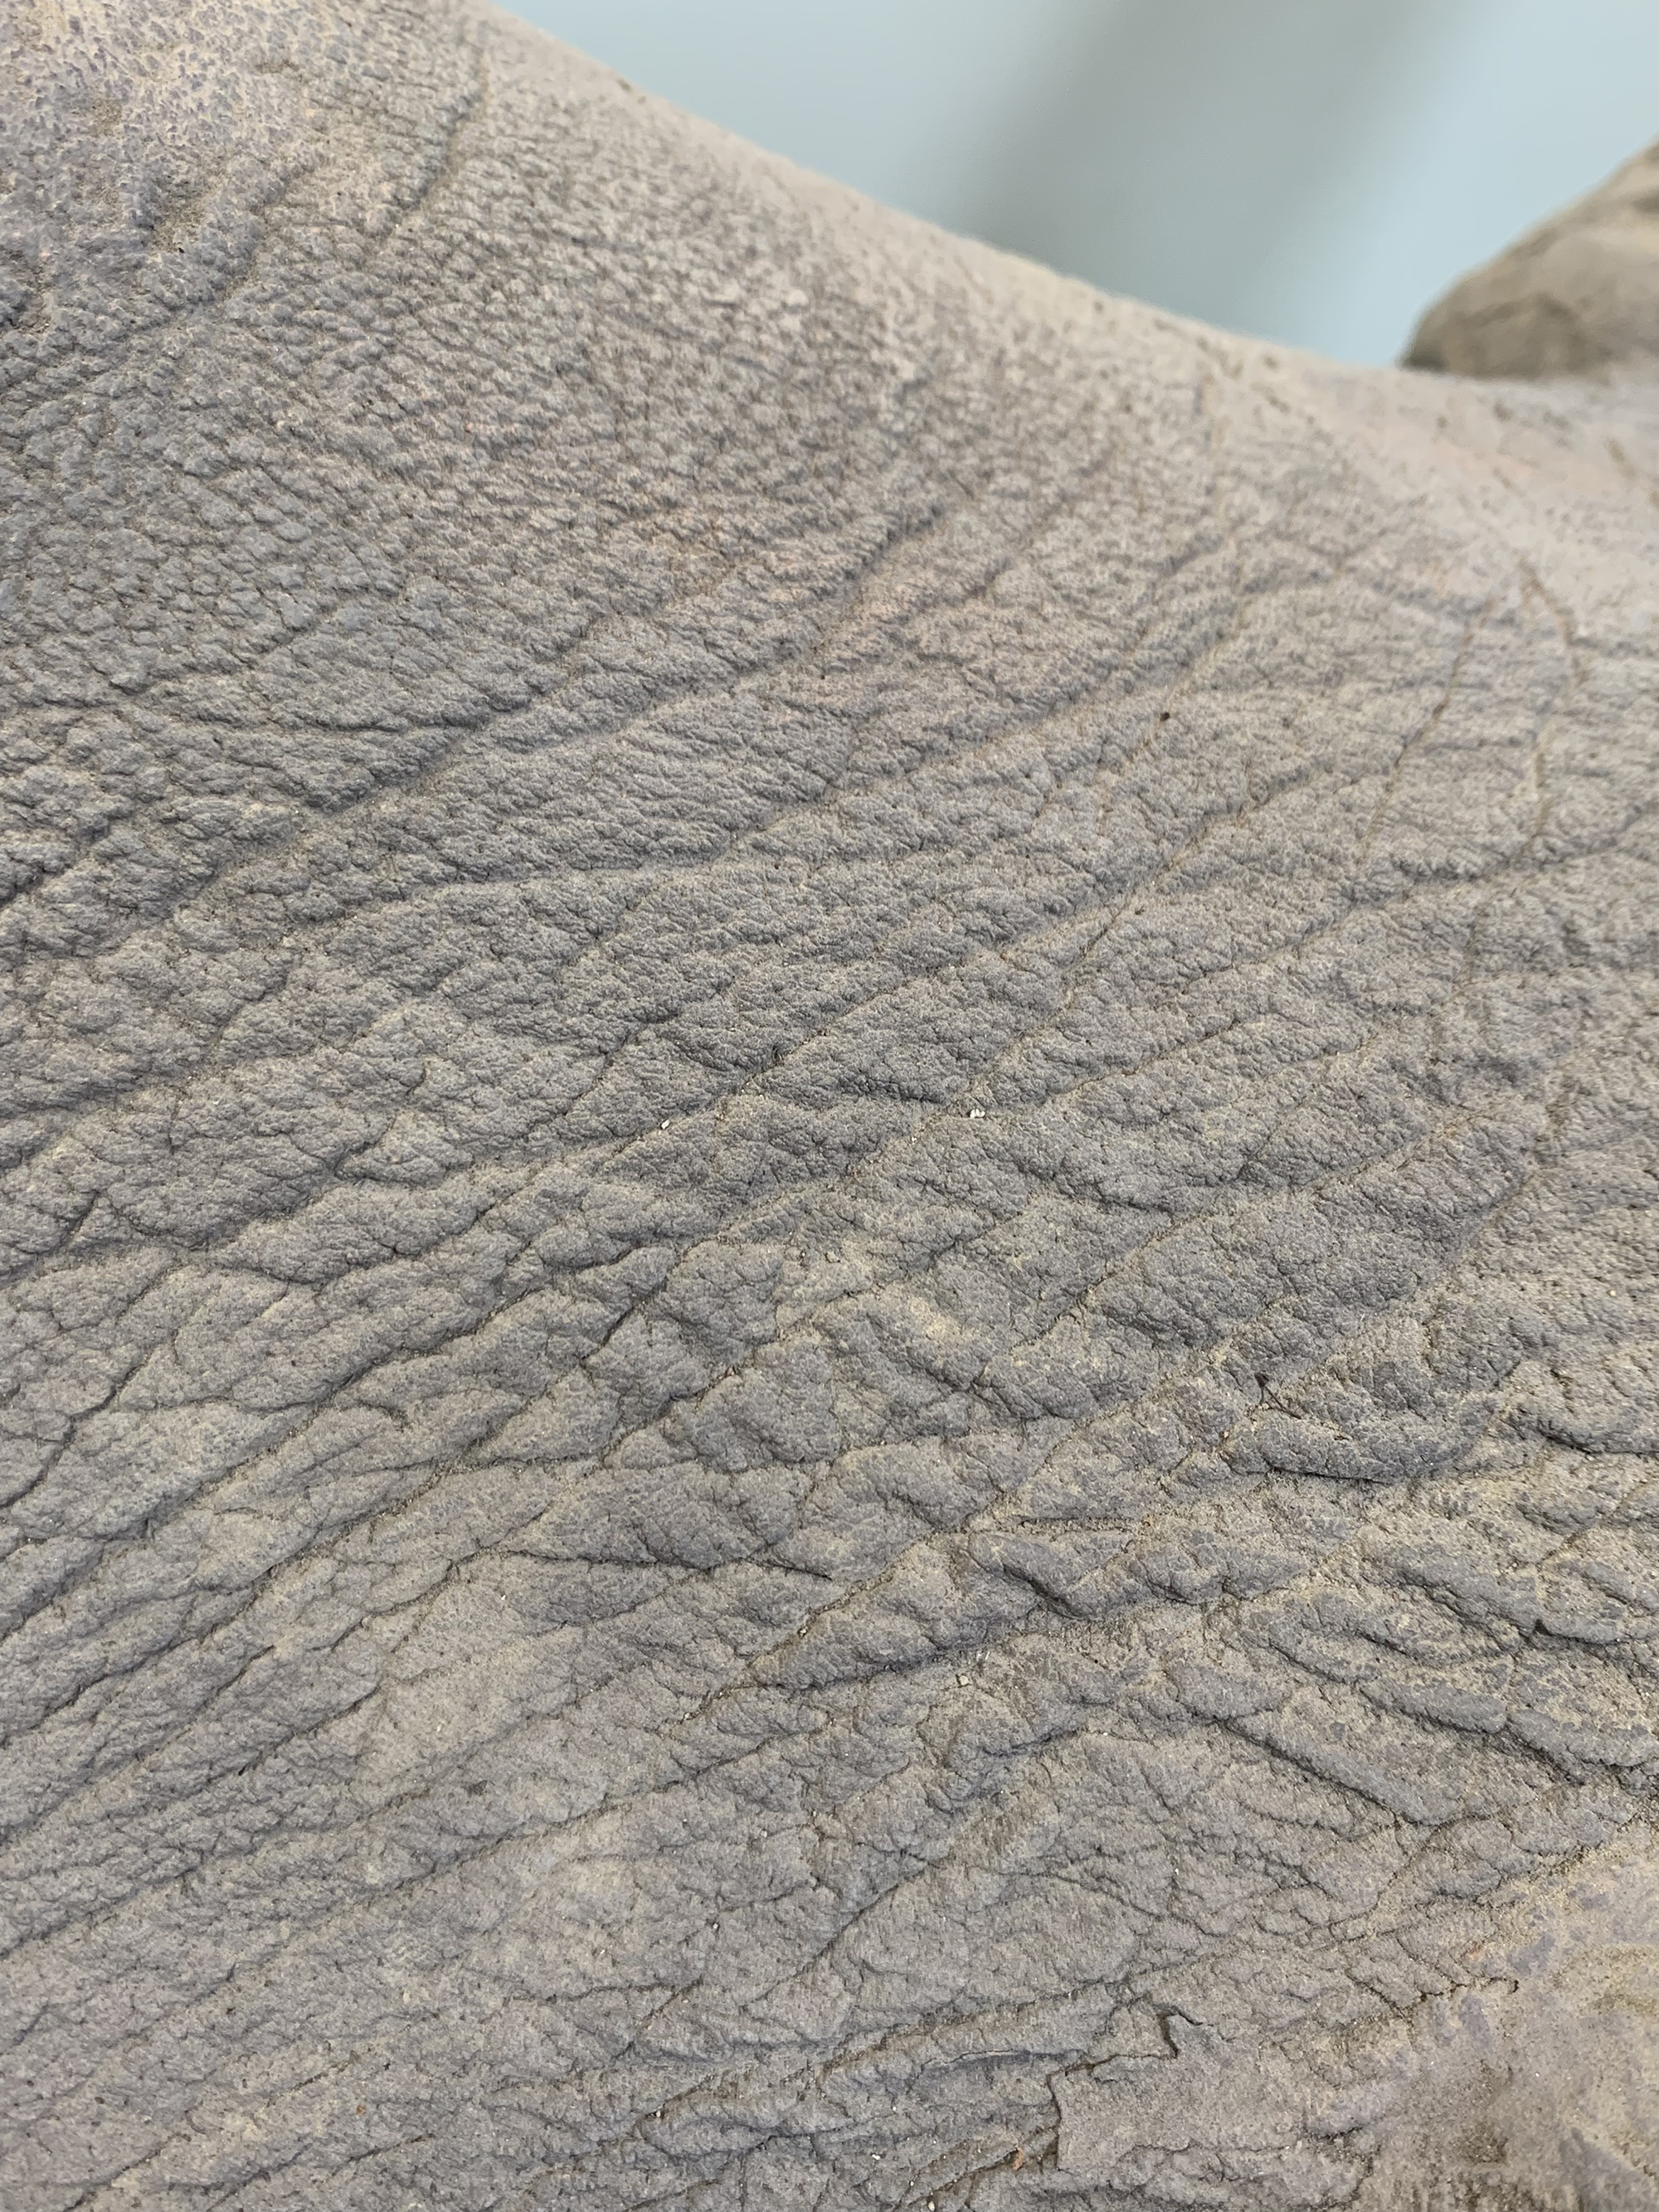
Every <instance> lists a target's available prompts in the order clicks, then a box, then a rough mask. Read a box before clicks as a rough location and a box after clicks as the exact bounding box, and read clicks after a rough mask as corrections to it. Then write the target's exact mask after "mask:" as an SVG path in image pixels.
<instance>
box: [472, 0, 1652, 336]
mask: <svg viewBox="0 0 1659 2212" xmlns="http://www.w3.org/2000/svg"><path fill="white" fill-rule="evenodd" d="M513 12H515V13H517V14H519V15H522V16H524V17H525V18H526V19H527V20H528V21H531V22H533V23H536V24H538V25H539V26H540V27H541V28H542V29H544V30H546V31H550V32H552V33H553V34H554V35H555V36H556V37H557V38H561V39H564V40H568V42H569V43H570V44H571V45H572V46H580V47H581V48H582V49H583V50H584V51H585V52H587V53H590V54H593V55H596V56H597V57H598V58H599V59H600V60H602V61H605V62H608V63H610V64H611V66H612V67H613V68H615V69H617V70H619V71H620V72H621V73H622V75H623V76H626V77H628V78H629V79H631V80H632V81H633V82H635V83H636V84H638V85H641V86H642V87H643V88H645V89H646V90H647V91H650V92H655V93H660V94H664V95H665V97H666V98H668V99H670V100H674V101H676V102H677V103H678V105H679V106H682V107H689V108H691V109H693V110H695V111H696V112H697V113H698V114H701V115H705V116H708V117H710V118H712V119H713V120H714V121H715V122H718V123H723V124H726V125H727V126H728V127H729V128H730V129H732V130H733V131H739V132H741V133H742V135H743V136H744V137H746V138H752V139H754V140H756V141H757V143H759V144H761V145H763V146H769V147H771V148H773V149H775V150H776V151H777V152H779V153H782V154H787V155H789V156H790V157H791V158H792V159H793V160H794V161H800V162H803V163H805V165H806V167H809V168H813V169H818V170H821V171H823V172H824V173H826V174H827V175H829V176H834V177H839V178H841V179H843V180H844V181H845V182H847V183H848V184H851V185H857V186H858V187H859V189H860V191H866V192H869V193H871V194H872V195H873V196H874V197H876V198H878V199H881V200H885V201H887V202H889V203H890V204H891V205H893V206H895V207H901V208H906V209H908V210H910V211H911V212H912V213H913V214H916V215H921V216H928V217H930V218H931V219H932V220H933V221H934V222H942V223H945V225H947V226H948V227H949V228H951V229H953V230H962V231H968V232H970V233H972V234H974V235H975V236H976V237H980V238H985V239H988V240H991V241H992V242H993V243H994V244H995V245H998V246H1010V247H1012V248H1013V249H1014V250H1015V251H1016V252H1021V253H1028V254H1030V255H1031V256H1033V257H1034V258H1036V259H1037V260H1039V261H1046V262H1048V263H1050V264H1052V265H1053V266H1054V267H1055V268H1059V269H1063V270H1067V271H1068V272H1070V273H1071V274H1073V275H1075V276H1086V277H1088V278H1089V279H1090V280H1091V282H1092V283H1097V284H1101V285H1103V286H1105V287H1106V289H1108V290H1110V291H1115V292H1127V293H1129V294H1132V295H1134V296H1135V297H1137V298H1139V299H1144V300H1151V301H1155V302H1157V303H1158V305H1159V306H1162V307H1171V308H1174V309H1176V310H1177V311H1178V312H1180V313H1182V314H1189V315H1199V316H1201V317H1203V318H1204V319H1205V320H1206V321H1209V322H1213V323H1219V324H1221V325H1225V327H1227V328H1230V329H1233V330H1242V331H1253V332H1255V334H1257V335H1258V336H1261V337H1271V338H1276V339H1278V340H1279V341H1280V342H1281V343H1285V344H1290V345H1302V346H1311V347H1313V348H1315V349H1317V350H1318V351H1320V352H1322V353H1327V354H1332V355H1334V356H1337V357H1338V358H1340V359H1342V360H1347V361H1364V362H1380V361H1387V360H1389V359H1390V358H1392V357H1393V356H1395V354H1397V353H1398V351H1399V350H1400V348H1401V345H1402V344H1403V343H1404V342H1405V339H1406V337H1407V334H1408V333H1409V331H1410V329H1411V327H1412V325H1413V323H1414V321H1415V320H1416V318H1417V316H1418V314H1419V312H1420V311H1421V310H1422V308H1423V307H1425V306H1426V305H1427V304H1428V302H1429V301H1430V300H1431V298H1433V297H1434V296H1435V295H1436V294H1437V293H1438V292H1440V291H1441V290H1443V289H1444V287H1445V285H1446V284H1447V283H1449V282H1450V280H1451V279H1452V278H1453V277H1454V276H1457V275H1459V274H1460V273H1461V272H1462V270H1465V269H1467V268H1469V267H1470V266H1472V265H1473V264H1474V263H1476V262H1478V261H1481V260H1484V259H1485V258H1486V256H1487V255H1488V254H1490V253H1492V252H1495V251H1496V250H1497V249H1498V247H1499V246H1503V245H1504V244H1505V243H1507V241H1508V240H1510V239H1511V238H1513V237H1514V236H1515V235H1516V234H1517V233H1518V232H1520V231H1522V230H1523V229H1525V228H1527V227H1528V225H1529V224H1531V223H1532V222H1535V221H1537V220H1538V218H1539V217H1540V216H1543V215H1545V214H1547V213H1548V212H1549V211H1550V210H1551V209H1553V208H1555V207H1558V206H1559V205H1560V204H1561V203H1562V202H1563V201H1565V200H1567V199H1570V198H1571V197H1573V196H1574V195H1575V194H1576V193H1578V192H1581V191H1585V190H1587V189H1588V188H1589V186H1590V185H1594V184H1595V183H1597V182H1599V180H1600V179H1601V177H1603V176H1604V175H1605V174H1606V173H1607V171H1608V170H1609V169H1611V168H1613V167H1614V166H1615V165H1616V164H1617V163H1618V162H1619V161H1622V160H1624V159H1625V158H1626V155H1630V154H1632V153H1634V152H1635V151H1636V150H1637V149H1638V148H1639V147H1641V146H1643V145H1644V144H1646V143H1647V142H1648V141H1649V140H1650V139H1651V138H1655V137H1659V0H518V4H517V6H516V8H515V9H514V10H513Z"/></svg>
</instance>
